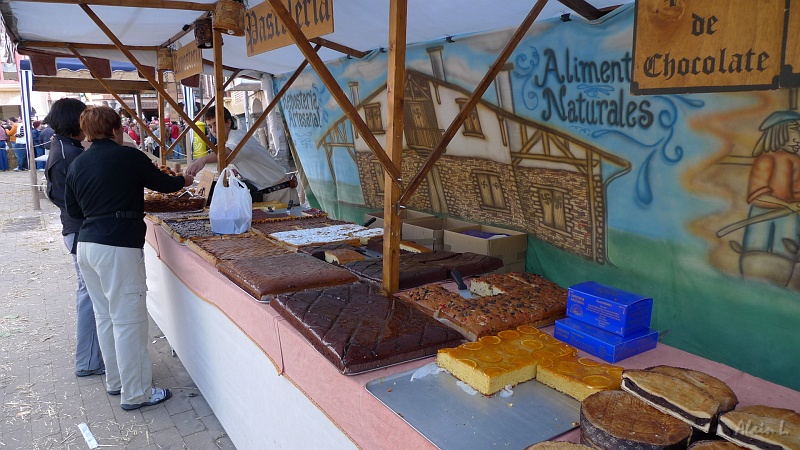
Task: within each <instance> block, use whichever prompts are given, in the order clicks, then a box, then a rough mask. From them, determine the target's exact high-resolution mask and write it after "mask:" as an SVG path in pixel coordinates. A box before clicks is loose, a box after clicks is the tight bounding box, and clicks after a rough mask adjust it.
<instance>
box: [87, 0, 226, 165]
mask: <svg viewBox="0 0 800 450" xmlns="http://www.w3.org/2000/svg"><path fill="white" fill-rule="evenodd" d="M80 6H81V9H83V11H84V12H85V13H86V15H87V16H89V18H90V19H92V21H93V22H94V23H95V25H97V27H98V28H100V30H102V31H103V33H105V35H106V36H107V37H108V38H109V39H110V40H111V42H113V43H114V45H116V46H117V50H119V51H120V52H122V54H124V55H125V57H126V58H128V61H130V63H131V64H133V65H134V67H136V70H138V71H139V73H140V74H141V75H142V77H144V79H146V80H147V81H148V82H149V83H150V85H151V86H153V89H155V90H156V91H157V92H158V93H159V94H161V95H163V96H164V99H165V100H166V101H167V103H169V104H170V106H172V108H173V109H175V111H177V112H178V115H180V116H181V117H182V118H183V120H184V121H188V120H189V116H187V115H186V112H184V111H183V110H182V109H181V107H180V105H179V104H178V102H176V101H175V100H173V99H172V97H170V96H169V94H167V92H166V91H165V90H164V86H163V85H161V84H160V83H158V81H157V80H155V79H153V77H152V76H150V75H149V74H148V73H147V69H145V67H144V65H142V64H141V63H140V62H139V60H138V59H136V57H135V56H133V53H131V51H130V50H128V48H127V47H125V45H124V44H123V43H122V42H121V41H120V40H119V39H118V38H117V36H115V35H114V33H113V32H112V31H111V30H110V29H109V28H108V27H107V26H106V24H105V23H103V21H102V20H100V18H99V17H97V14H95V13H94V11H92V9H91V8H90V7H89V6H87V5H84V4H81V5H80ZM187 125H188V126H190V127H191V128H192V130H194V132H195V133H198V135H199V136H200V137H201V138H202V139H203V141H205V143H206V144H207V145H208V147H209V148H210V149H212V150H216V148H217V147H216V146H215V145H214V144H213V143H212V142H211V140H210V139H209V138H208V136H206V135H205V133H204V132H202V131H200V128H198V127H197V125H195V123H194V122H189V123H188V124H187Z"/></svg>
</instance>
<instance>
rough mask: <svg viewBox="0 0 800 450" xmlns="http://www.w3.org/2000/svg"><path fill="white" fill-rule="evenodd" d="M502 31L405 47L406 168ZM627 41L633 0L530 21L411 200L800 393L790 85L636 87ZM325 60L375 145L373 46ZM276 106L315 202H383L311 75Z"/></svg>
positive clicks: (489, 58)
mask: <svg viewBox="0 0 800 450" xmlns="http://www.w3.org/2000/svg"><path fill="white" fill-rule="evenodd" d="M512 32H513V30H500V31H495V32H491V33H483V34H477V35H468V36H456V37H455V38H454V39H452V40H453V42H448V41H446V40H441V41H435V42H428V43H423V44H417V45H413V46H410V47H409V48H408V52H407V53H408V61H407V69H408V75H407V79H406V91H405V111H404V114H405V123H406V128H405V130H404V154H403V174H404V179H406V180H408V179H410V178H411V177H412V176H413V175H414V174H415V173H417V171H418V169H419V168H420V167H421V166H422V165H423V163H424V161H425V160H426V158H427V156H428V155H429V154H430V152H431V150H432V149H433V148H434V147H435V146H436V143H437V142H438V139H439V137H440V136H441V135H442V133H443V131H444V129H445V128H446V127H447V126H448V125H449V124H450V122H451V121H452V119H453V118H454V117H455V115H456V114H457V113H458V112H459V110H460V107H461V105H463V103H464V102H466V100H467V98H468V97H469V95H470V94H471V92H472V90H473V89H474V87H475V86H476V85H477V84H478V82H479V81H480V79H481V78H482V77H483V75H484V74H485V73H486V71H487V70H488V68H489V66H490V65H491V64H492V63H493V62H494V60H495V58H496V55H497V54H498V53H499V52H500V50H501V49H502V47H503V46H504V45H505V43H506V42H507V40H508V39H509V37H510V35H511V33H512ZM632 36H633V7H632V5H631V6H628V7H623V8H620V9H618V10H617V11H615V12H614V13H612V14H609V15H608V16H607V17H605V18H604V19H603V20H602V21H599V22H594V23H586V22H580V21H577V20H573V21H571V22H561V21H559V20H554V21H547V22H541V23H537V24H536V25H535V26H534V27H533V28H532V29H531V31H530V32H529V33H528V36H527V37H526V38H525V39H524V40H523V41H522V43H521V44H520V45H519V46H518V47H517V49H516V51H515V52H514V54H513V55H512V56H511V58H510V59H509V61H508V64H506V66H505V67H504V69H503V71H502V72H501V73H500V75H498V77H497V78H496V79H495V80H494V83H493V88H491V89H490V90H489V91H487V93H486V94H485V95H484V97H483V99H482V101H481V102H480V103H479V104H478V105H477V106H476V108H475V109H474V110H473V112H472V113H471V114H470V116H469V118H468V120H467V121H466V123H465V124H464V125H463V126H462V127H461V130H460V131H459V132H458V133H457V134H456V137H455V138H454V139H453V141H452V143H451V144H450V145H449V146H448V148H447V152H446V153H445V155H444V156H443V157H442V159H441V160H440V161H439V162H438V163H437V164H436V166H435V168H434V170H432V171H431V172H430V174H429V175H428V177H427V178H426V180H425V182H424V183H423V184H422V186H421V187H420V189H419V190H418V191H417V193H416V194H415V195H414V196H413V197H412V199H411V201H410V203H409V205H408V206H409V207H411V208H414V209H419V210H425V211H432V212H436V213H440V214H442V215H447V216H453V217H459V218H462V219H467V220H472V221H474V222H480V223H490V224H496V225H500V226H506V227H511V228H515V229H520V230H524V231H526V232H527V233H528V234H529V239H528V241H529V244H528V253H527V255H528V256H527V260H526V269H527V270H528V271H532V272H536V273H541V274H543V275H545V276H546V277H548V278H550V279H552V280H554V281H556V282H558V283H559V284H561V285H562V286H569V285H571V284H574V283H578V282H582V281H586V280H596V281H599V282H602V283H606V284H611V285H614V286H618V287H620V288H623V289H628V290H631V291H634V292H637V293H641V294H647V295H650V296H652V297H654V299H655V313H654V327H655V328H657V329H658V330H660V331H661V332H662V335H663V337H664V339H663V342H665V343H668V344H671V345H674V346H677V347H679V348H683V349H685V350H688V351H690V352H693V353H697V354H700V355H702V356H706V357H709V358H711V359H714V360H717V361H721V362H724V363H726V364H730V365H733V366H735V367H738V368H740V369H742V370H744V371H746V372H749V373H752V374H754V375H757V376H761V377H764V378H767V379H770V380H773V381H776V382H778V383H781V384H784V385H787V386H790V387H793V388H795V389H800V381H798V379H797V377H796V375H795V374H796V373H798V372H800V331H798V330H800V325H799V323H800V292H798V291H799V290H800V267H799V266H798V261H799V260H800V219H798V211H800V207H798V205H799V203H798V202H800V157H798V155H797V153H798V151H799V150H800V112H799V111H798V110H797V101H798V94H797V91H796V90H775V91H761V92H742V93H726V94H693V95H658V96H633V95H631V94H630V81H631V80H630V74H631V64H632V56H633V55H632V39H633V38H632ZM329 68H330V70H331V72H332V73H333V75H334V76H335V77H336V79H337V80H338V82H339V84H340V86H341V87H342V88H343V89H344V90H345V92H347V93H349V95H350V98H351V100H352V101H353V104H354V105H355V106H356V108H357V109H358V111H359V112H360V114H361V115H362V117H363V118H364V120H365V122H366V123H367V125H368V126H369V128H370V129H371V130H372V132H373V133H374V134H375V135H376V137H377V138H378V140H379V142H381V143H382V144H385V128H386V118H387V100H386V76H387V55H386V53H383V52H380V51H375V52H373V53H371V54H370V55H369V56H367V57H365V58H363V59H347V58H343V59H341V60H338V61H336V62H333V63H331V64H329ZM286 78H287V76H283V77H278V80H277V83H276V90H277V89H279V88H280V87H281V86H282V85H283V83H285V80H286ZM281 107H282V109H283V113H284V116H285V118H286V121H287V124H288V127H289V130H290V133H291V138H292V141H293V143H294V146H295V148H296V150H297V152H298V155H299V157H300V161H301V164H302V168H303V170H304V172H305V175H306V177H307V179H308V182H309V187H310V191H311V192H312V194H313V198H314V199H315V200H316V201H317V203H319V206H320V207H321V208H323V209H325V210H327V211H329V212H330V213H331V214H332V215H334V216H338V217H344V218H348V219H350V220H356V221H358V220H360V218H361V214H362V213H363V212H365V211H374V210H379V209H382V201H383V182H384V181H383V173H382V170H381V169H380V165H379V164H378V162H377V159H376V158H375V157H374V156H373V155H372V153H371V152H370V151H369V149H368V147H367V146H366V144H365V143H364V140H363V139H362V137H361V136H359V135H358V133H357V131H354V129H353V127H352V126H351V124H350V121H349V120H348V119H347V118H346V116H345V115H344V113H343V112H342V110H341V109H340V108H339V107H338V105H337V104H336V102H335V101H334V100H333V98H332V96H331V95H330V93H329V92H328V91H327V89H326V88H325V86H324V85H323V84H322V82H321V81H320V80H319V78H318V77H317V76H316V75H315V74H314V72H313V71H310V70H309V71H306V72H305V73H304V74H303V75H302V76H301V77H300V78H299V79H298V80H297V81H296V82H295V84H294V85H293V87H292V88H291V89H290V90H289V91H288V93H287V95H286V97H285V98H284V99H283V101H282V103H281Z"/></svg>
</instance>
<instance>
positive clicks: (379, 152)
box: [267, 0, 401, 185]
mask: <svg viewBox="0 0 800 450" xmlns="http://www.w3.org/2000/svg"><path fill="white" fill-rule="evenodd" d="M267 1H268V2H269V4H270V5H271V6H272V9H273V11H274V12H275V15H277V16H278V18H280V20H281V22H282V23H283V26H284V27H286V30H287V31H288V32H289V34H290V35H291V36H292V40H294V43H295V44H296V45H297V48H298V49H300V51H301V52H302V53H303V55H304V56H305V57H306V60H308V63H309V64H311V67H313V68H314V70H315V71H316V72H317V75H318V76H319V77H320V79H321V80H322V82H323V83H324V84H325V86H326V87H327V88H328V90H329V91H330V93H331V95H332V96H333V98H334V99H336V103H338V104H339V107H341V108H342V110H343V111H344V113H345V114H346V115H347V118H348V119H350V122H352V124H353V126H354V127H355V128H356V129H357V130H358V132H359V133H361V136H362V138H363V139H364V142H366V144H367V146H368V147H369V148H370V150H372V153H373V154H374V155H375V157H376V158H378V162H380V164H381V166H383V170H385V171H387V172H388V173H389V174H390V175H391V176H392V181H393V182H394V183H396V184H398V185H399V184H400V178H401V173H400V170H399V169H398V168H397V167H395V166H394V164H393V163H392V160H391V159H389V156H387V155H386V153H385V152H384V150H383V147H381V144H380V143H379V142H378V140H377V139H375V135H374V134H372V131H370V129H369V127H368V126H367V124H366V123H365V122H364V119H362V118H361V115H360V114H358V111H357V110H356V108H355V107H354V106H353V104H352V103H351V102H350V99H348V98H347V94H345V93H344V91H343V90H342V88H341V86H339V83H337V82H336V78H334V77H333V75H331V72H330V70H328V68H327V67H326V66H325V63H323V62H322V59H320V57H319V55H317V53H316V52H315V51H314V49H313V48H311V44H309V43H308V40H307V39H306V37H305V35H304V34H303V32H302V31H301V30H300V27H299V26H298V25H297V22H295V21H294V19H293V18H292V16H291V15H290V14H289V11H287V10H286V6H285V5H284V4H283V3H281V0H267Z"/></svg>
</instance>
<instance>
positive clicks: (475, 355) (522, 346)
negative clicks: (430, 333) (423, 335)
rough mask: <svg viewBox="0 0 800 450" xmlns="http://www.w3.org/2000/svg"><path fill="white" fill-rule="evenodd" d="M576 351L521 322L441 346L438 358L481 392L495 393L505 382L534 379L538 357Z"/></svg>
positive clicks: (520, 381)
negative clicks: (513, 327) (455, 344)
mask: <svg viewBox="0 0 800 450" xmlns="http://www.w3.org/2000/svg"><path fill="white" fill-rule="evenodd" d="M576 353H577V351H576V350H575V349H574V348H573V347H570V346H569V345H567V344H564V343H563V342H560V341H558V340H556V339H553V338H552V337H551V336H549V335H547V334H544V333H542V332H541V331H539V330H537V329H536V328H533V327H529V326H520V327H517V329H516V330H505V331H501V332H500V333H498V334H497V335H496V336H484V337H482V338H480V339H478V341H477V342H468V343H466V344H462V345H461V346H459V347H456V348H445V349H442V350H439V354H438V357H437V359H436V362H437V363H438V364H439V366H440V367H442V368H444V369H447V370H448V371H449V372H450V373H451V374H453V376H455V377H456V378H458V379H459V380H461V381H463V382H465V383H467V384H468V385H470V386H472V387H473V388H475V389H476V390H477V391H478V392H480V393H482V394H484V395H492V394H494V393H495V392H497V391H499V390H501V389H503V388H504V387H505V386H506V385H511V386H514V385H516V384H518V383H522V382H523V381H528V380H530V379H533V378H534V377H535V376H536V363H537V361H538V360H539V359H547V358H554V357H558V356H563V355H574V354H576Z"/></svg>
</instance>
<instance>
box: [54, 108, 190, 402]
mask: <svg viewBox="0 0 800 450" xmlns="http://www.w3.org/2000/svg"><path fill="white" fill-rule="evenodd" d="M81 129H82V130H83V132H84V133H85V134H86V138H87V139H88V140H89V141H90V142H92V145H91V146H90V147H89V149H88V150H86V151H85V152H84V153H83V154H82V155H80V156H78V157H77V158H76V159H75V161H73V163H72V165H70V167H69V170H68V172H67V184H66V191H65V196H64V198H65V203H66V209H67V212H68V213H69V215H70V216H72V217H74V218H76V219H83V226H81V229H80V233H79V235H78V249H77V250H78V265H80V268H81V272H82V273H83V277H84V280H85V281H86V287H87V288H88V290H89V295H90V296H91V298H92V304H93V305H94V313H95V320H96V322H97V334H98V337H99V340H100V348H101V349H102V350H103V359H104V360H105V365H106V390H107V391H108V392H117V391H121V394H122V399H121V403H120V406H121V407H122V409H125V410H131V409H136V408H140V407H142V406H149V405H155V404H158V403H161V402H163V401H165V400H167V399H168V398H170V396H171V395H172V394H171V393H170V392H169V390H168V389H161V388H156V387H153V367H152V363H151V361H150V355H149V354H148V353H147V327H148V320H147V304H146V302H145V300H146V294H147V283H146V276H145V267H144V251H143V247H144V241H145V231H146V228H147V227H146V225H145V223H144V220H143V219H144V188H149V189H152V190H155V191H160V192H175V191H178V190H180V189H181V188H182V187H184V186H189V185H191V184H192V182H193V181H194V178H192V177H191V176H175V177H173V176H169V175H166V174H164V173H162V172H161V171H160V170H159V169H158V168H157V167H156V166H154V165H153V164H152V163H151V162H150V158H148V157H147V156H146V155H145V154H144V153H142V152H140V151H139V150H137V149H134V148H131V147H126V146H123V145H122V142H123V141H122V140H123V137H122V120H121V119H120V117H119V115H118V114H117V113H116V112H115V111H114V110H113V109H111V108H109V107H107V106H100V107H97V108H92V109H87V110H86V111H84V112H83V114H81ZM52 151H53V150H52V149H51V152H52Z"/></svg>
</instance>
